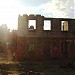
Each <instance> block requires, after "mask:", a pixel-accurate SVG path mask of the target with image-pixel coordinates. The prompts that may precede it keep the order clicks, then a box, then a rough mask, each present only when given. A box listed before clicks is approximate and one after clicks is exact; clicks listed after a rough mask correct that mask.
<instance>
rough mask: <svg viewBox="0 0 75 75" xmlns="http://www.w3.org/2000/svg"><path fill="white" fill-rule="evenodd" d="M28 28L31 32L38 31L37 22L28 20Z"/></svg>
mask: <svg viewBox="0 0 75 75" xmlns="http://www.w3.org/2000/svg"><path fill="white" fill-rule="evenodd" d="M28 28H29V30H35V29H36V20H28Z"/></svg>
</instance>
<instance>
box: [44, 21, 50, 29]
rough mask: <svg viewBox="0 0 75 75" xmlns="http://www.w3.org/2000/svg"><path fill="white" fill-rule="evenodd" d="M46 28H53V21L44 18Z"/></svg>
mask: <svg viewBox="0 0 75 75" xmlns="http://www.w3.org/2000/svg"><path fill="white" fill-rule="evenodd" d="M43 29H44V30H51V21H50V20H44V28H43Z"/></svg>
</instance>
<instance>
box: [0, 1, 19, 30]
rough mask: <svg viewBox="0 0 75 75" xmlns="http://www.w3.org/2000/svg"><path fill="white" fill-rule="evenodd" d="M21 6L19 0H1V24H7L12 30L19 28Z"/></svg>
mask: <svg viewBox="0 0 75 75" xmlns="http://www.w3.org/2000/svg"><path fill="white" fill-rule="evenodd" d="M19 8H20V3H19V2H18V0H0V25H2V24H6V25H7V27H8V28H9V29H10V30H12V29H17V23H18V14H19Z"/></svg>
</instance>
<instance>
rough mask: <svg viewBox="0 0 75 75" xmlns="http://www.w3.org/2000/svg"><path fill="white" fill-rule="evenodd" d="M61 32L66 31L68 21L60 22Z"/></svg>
mask: <svg viewBox="0 0 75 75" xmlns="http://www.w3.org/2000/svg"><path fill="white" fill-rule="evenodd" d="M61 31H68V21H61Z"/></svg>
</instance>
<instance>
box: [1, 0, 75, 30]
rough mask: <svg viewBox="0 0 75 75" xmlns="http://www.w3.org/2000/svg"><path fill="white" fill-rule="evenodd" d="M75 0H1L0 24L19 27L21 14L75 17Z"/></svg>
mask: <svg viewBox="0 0 75 75" xmlns="http://www.w3.org/2000/svg"><path fill="white" fill-rule="evenodd" d="M74 5H75V0H0V25H1V24H7V25H8V28H11V29H13V28H15V29H16V28H17V23H18V15H19V14H21V15H22V14H28V15H29V14H41V15H44V16H45V17H57V18H75V15H74V14H75V6H74Z"/></svg>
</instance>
